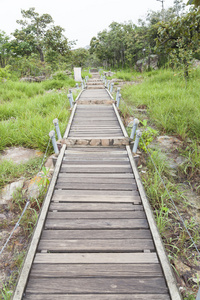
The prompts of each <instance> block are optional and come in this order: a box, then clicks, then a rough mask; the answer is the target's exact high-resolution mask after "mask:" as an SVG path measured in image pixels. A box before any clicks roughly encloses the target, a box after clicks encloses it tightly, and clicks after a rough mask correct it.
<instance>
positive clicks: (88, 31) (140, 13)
mask: <svg viewBox="0 0 200 300" xmlns="http://www.w3.org/2000/svg"><path fill="white" fill-rule="evenodd" d="M173 2H174V1H173V0H165V1H164V7H165V8H168V7H170V6H172V5H173ZM186 2H187V1H186V0H184V3H186ZM161 6H162V4H161V2H159V1H157V0H101V1H99V0H97V1H95V0H55V1H51V0H49V1H47V0H0V30H3V31H5V32H6V33H7V34H8V35H9V34H10V33H12V32H13V31H14V30H15V29H16V28H17V27H18V24H17V23H16V20H18V19H21V9H25V10H27V9H29V8H30V7H35V9H36V12H38V13H39V14H43V13H48V14H50V15H51V16H52V18H53V19H54V21H55V25H60V26H61V27H63V28H64V29H65V36H66V37H67V38H68V39H69V40H78V41H77V44H76V46H75V48H78V47H85V46H87V45H89V44H90V40H91V38H92V37H93V36H96V35H97V33H98V32H99V31H102V30H103V29H106V28H108V26H109V25H110V24H111V23H112V22H113V21H115V22H125V21H129V20H131V21H133V22H134V23H137V20H138V19H139V18H143V17H145V15H146V13H147V11H148V10H154V11H158V10H160V9H161Z"/></svg>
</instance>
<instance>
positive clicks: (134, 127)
mask: <svg viewBox="0 0 200 300" xmlns="http://www.w3.org/2000/svg"><path fill="white" fill-rule="evenodd" d="M138 124H139V120H138V119H134V120H133V127H132V130H131V135H130V138H131V139H133V138H134V135H135V132H136V129H137V127H138Z"/></svg>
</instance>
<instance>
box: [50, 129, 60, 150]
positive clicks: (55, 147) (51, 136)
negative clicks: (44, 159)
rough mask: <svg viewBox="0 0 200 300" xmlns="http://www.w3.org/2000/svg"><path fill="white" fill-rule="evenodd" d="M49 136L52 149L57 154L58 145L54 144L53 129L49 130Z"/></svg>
mask: <svg viewBox="0 0 200 300" xmlns="http://www.w3.org/2000/svg"><path fill="white" fill-rule="evenodd" d="M49 137H50V138H51V140H52V144H53V149H54V152H55V154H59V150H58V146H57V144H56V138H55V131H54V130H52V131H50V132H49Z"/></svg>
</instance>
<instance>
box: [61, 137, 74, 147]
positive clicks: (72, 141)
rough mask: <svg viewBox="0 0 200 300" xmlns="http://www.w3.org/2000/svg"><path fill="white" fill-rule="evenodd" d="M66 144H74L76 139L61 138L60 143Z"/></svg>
mask: <svg viewBox="0 0 200 300" xmlns="http://www.w3.org/2000/svg"><path fill="white" fill-rule="evenodd" d="M64 144H66V145H67V146H73V145H75V144H76V140H72V139H63V140H62V145H64Z"/></svg>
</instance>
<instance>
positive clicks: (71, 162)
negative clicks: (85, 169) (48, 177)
mask: <svg viewBox="0 0 200 300" xmlns="http://www.w3.org/2000/svg"><path fill="white" fill-rule="evenodd" d="M62 164H63V165H66V166H74V165H79V166H81V165H85V166H93V165H95V166H98V167H99V166H101V165H109V166H111V165H112V166H116V165H122V166H130V163H129V161H128V160H120V159H119V160H118V161H115V160H113V161H110V160H108V159H107V160H101V159H99V160H92V161H91V160H89V161H87V160H79V161H77V160H75V161H74V160H72V159H71V160H68V161H66V160H65V159H64V160H63V161H62Z"/></svg>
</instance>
